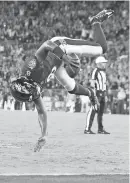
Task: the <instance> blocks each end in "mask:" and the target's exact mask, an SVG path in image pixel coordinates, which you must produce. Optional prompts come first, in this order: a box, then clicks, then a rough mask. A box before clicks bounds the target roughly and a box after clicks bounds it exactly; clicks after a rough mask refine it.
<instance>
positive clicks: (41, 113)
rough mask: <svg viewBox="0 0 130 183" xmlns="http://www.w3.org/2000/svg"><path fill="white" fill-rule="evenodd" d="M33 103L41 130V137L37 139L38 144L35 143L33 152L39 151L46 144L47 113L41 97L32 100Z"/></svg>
mask: <svg viewBox="0 0 130 183" xmlns="http://www.w3.org/2000/svg"><path fill="white" fill-rule="evenodd" d="M34 103H35V105H36V109H37V112H38V121H39V125H40V128H41V137H40V138H39V139H38V142H37V143H36V146H35V148H34V152H37V151H40V149H41V148H42V147H43V146H44V144H45V143H46V135H47V112H46V109H45V107H44V105H43V100H42V97H39V98H38V99H36V100H34Z"/></svg>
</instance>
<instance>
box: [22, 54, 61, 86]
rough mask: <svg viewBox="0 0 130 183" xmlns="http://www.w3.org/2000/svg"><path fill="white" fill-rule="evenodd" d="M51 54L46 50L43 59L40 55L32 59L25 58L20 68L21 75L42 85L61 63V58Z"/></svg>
mask: <svg viewBox="0 0 130 183" xmlns="http://www.w3.org/2000/svg"><path fill="white" fill-rule="evenodd" d="M52 54H53V53H51V52H48V53H47V54H46V58H45V57H44V58H43V59H44V60H42V58H41V57H40V58H41V59H38V58H37V57H36V56H34V57H33V58H32V59H26V60H25V63H24V65H23V66H22V69H21V71H22V73H21V75H22V76H26V77H27V78H28V79H32V80H33V81H35V82H37V83H39V84H41V85H43V84H44V83H45V82H46V81H47V79H48V77H49V75H50V74H51V73H52V72H54V71H56V70H57V68H58V67H59V66H60V65H61V60H60V59H58V58H57V57H52ZM53 55H54V54H53Z"/></svg>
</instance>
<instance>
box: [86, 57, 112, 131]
mask: <svg viewBox="0 0 130 183" xmlns="http://www.w3.org/2000/svg"><path fill="white" fill-rule="evenodd" d="M95 63H96V68H95V69H94V70H93V71H92V76H91V80H90V81H91V82H90V83H91V87H92V88H95V90H96V95H97V98H98V101H99V110H98V112H97V122H98V133H99V134H110V133H108V132H107V131H105V129H104V127H103V122H102V121H103V113H104V108H105V95H106V71H105V70H106V63H107V60H106V59H105V58H104V57H103V56H99V57H97V58H96V60H95ZM94 117H95V111H94V109H93V106H90V109H89V111H88V113H87V118H86V127H85V130H84V134H95V133H94V132H92V131H91V127H92V124H93V120H94Z"/></svg>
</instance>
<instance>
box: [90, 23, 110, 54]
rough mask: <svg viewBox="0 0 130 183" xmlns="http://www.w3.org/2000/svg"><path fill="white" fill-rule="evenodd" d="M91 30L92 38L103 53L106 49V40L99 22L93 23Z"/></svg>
mask: <svg viewBox="0 0 130 183" xmlns="http://www.w3.org/2000/svg"><path fill="white" fill-rule="evenodd" d="M93 31H94V40H95V41H96V42H97V43H99V44H100V45H101V47H102V49H103V53H105V52H106V50H107V42H106V37H105V35H104V32H103V30H102V27H101V24H100V23H95V24H94V25H93Z"/></svg>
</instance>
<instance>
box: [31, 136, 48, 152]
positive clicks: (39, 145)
mask: <svg viewBox="0 0 130 183" xmlns="http://www.w3.org/2000/svg"><path fill="white" fill-rule="evenodd" d="M45 144H46V139H45V137H41V138H39V139H38V141H37V143H36V145H35V148H34V152H39V151H40V150H41V149H42V147H43V146H44V145H45Z"/></svg>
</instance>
